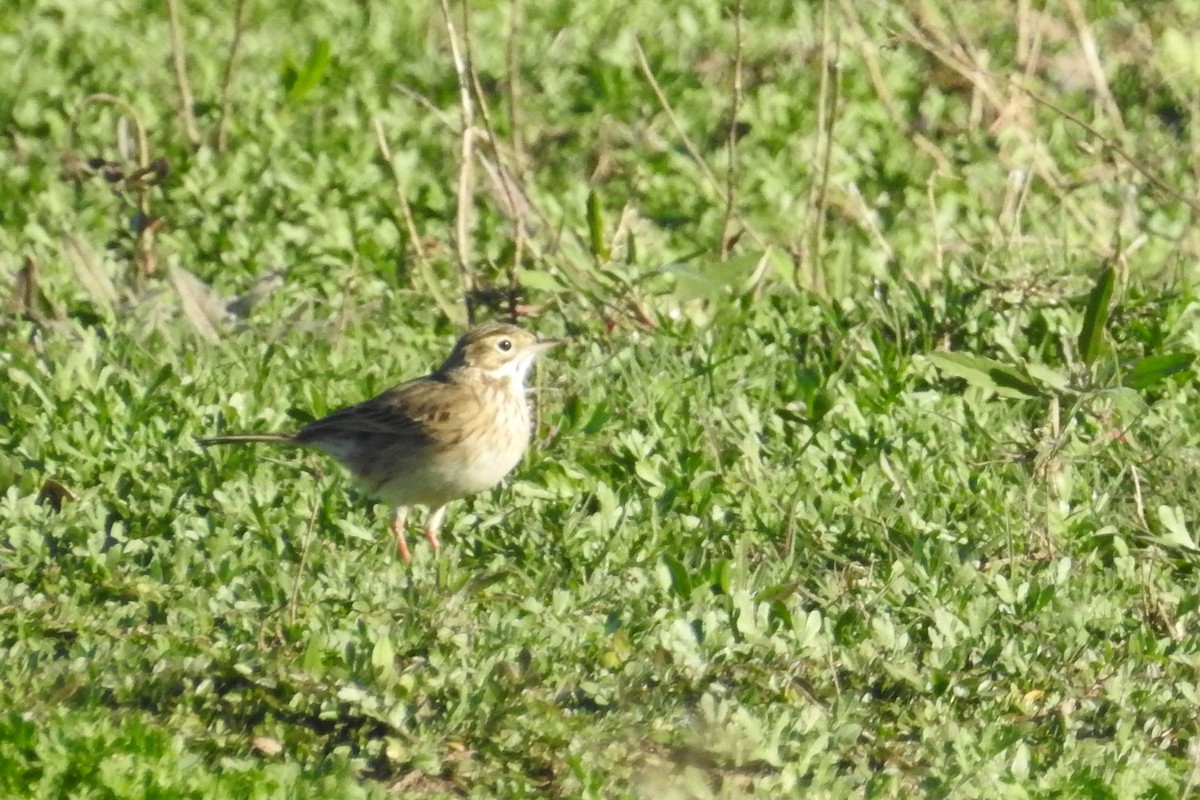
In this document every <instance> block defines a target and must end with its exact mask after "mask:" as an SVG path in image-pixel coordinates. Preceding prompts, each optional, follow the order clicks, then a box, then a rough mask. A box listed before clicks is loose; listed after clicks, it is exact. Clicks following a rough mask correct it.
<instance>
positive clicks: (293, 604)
mask: <svg viewBox="0 0 1200 800" xmlns="http://www.w3.org/2000/svg"><path fill="white" fill-rule="evenodd" d="M320 508H321V501H320V500H319V499H317V498H316V497H314V498H313V505H312V513H311V514H309V516H308V527H307V529H305V531H304V543H303V544H302V545H301V546H300V563H299V564H297V565H296V579H295V582H294V583H293V584H292V596H291V597H289V598H288V621H289V622H295V621H296V610H297V608H298V607H299V604H300V584H301V583H303V582H304V570H305V569H307V567H308V549H309V547H311V546H312V540H313V531H314V530H315V529H316V527H317V512H318V511H320Z"/></svg>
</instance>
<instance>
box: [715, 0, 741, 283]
mask: <svg viewBox="0 0 1200 800" xmlns="http://www.w3.org/2000/svg"><path fill="white" fill-rule="evenodd" d="M743 11H744V9H743V0H737V6H736V8H734V11H733V32H734V33H733V35H734V49H733V89H732V92H731V95H732V96H731V97H730V100H729V127H728V129H727V130H726V131H725V157H726V160H727V163H726V165H725V215H724V216H723V217H722V219H721V245H720V246H721V260H722V261H724V260H725V259H727V258H729V248H730V246H731V241H730V237H729V225H730V223H731V222H732V220H733V211H734V200H735V198H736V195H737V140H738V114H739V113H740V112H741V110H742V14H743Z"/></svg>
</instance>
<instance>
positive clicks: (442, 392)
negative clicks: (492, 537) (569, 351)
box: [199, 323, 561, 563]
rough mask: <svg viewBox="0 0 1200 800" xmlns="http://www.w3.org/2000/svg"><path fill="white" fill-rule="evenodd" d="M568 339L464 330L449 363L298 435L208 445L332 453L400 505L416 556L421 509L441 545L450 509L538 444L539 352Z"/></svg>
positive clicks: (430, 535) (395, 520)
mask: <svg viewBox="0 0 1200 800" xmlns="http://www.w3.org/2000/svg"><path fill="white" fill-rule="evenodd" d="M559 344H561V342H559V341H556V340H553V339H539V338H537V337H536V336H535V335H534V334H532V333H530V332H529V331H526V330H524V329H523V328H520V327H518V326H516V325H510V324H506V323H484V324H482V325H478V326H476V327H473V328H471V329H470V330H468V331H467V332H466V333H464V334H463V335H462V336H461V337H460V338H459V340H458V342H457V343H456V344H455V345H454V349H453V350H452V351H451V353H450V355H449V356H448V357H447V358H446V360H445V361H444V362H442V365H441V366H440V367H438V368H437V369H436V370H434V371H433V372H431V373H430V374H428V375H426V376H424V377H421V378H416V379H414V380H410V381H406V382H405V383H401V384H399V385H397V386H394V387H392V388H391V389H388V390H387V391H385V392H383V393H381V394H379V395H377V396H375V397H373V398H371V399H370V400H366V401H363V402H361V403H358V404H356V405H352V406H348V407H346V408H343V409H340V410H338V411H334V412H333V413H331V414H329V415H328V416H326V417H323V418H321V419H318V420H314V421H313V422H310V423H309V424H307V425H305V426H304V427H302V428H300V429H299V430H297V431H295V432H291V433H237V434H228V435H223V436H212V437H209V438H205V439H200V440H199V444H201V445H204V446H210V445H224V444H248V443H255V442H264V443H269V444H279V445H291V446H299V447H306V448H311V449H316V450H319V451H322V452H324V453H326V454H327V455H329V456H332V457H333V458H334V459H335V460H337V461H338V462H340V463H341V464H342V466H344V467H345V468H346V469H347V470H349V472H350V473H351V474H352V475H353V476H354V478H355V479H356V480H357V481H358V483H359V484H360V485H361V486H362V487H363V488H364V489H366V490H367V492H368V493H370V494H371V495H373V496H374V497H376V498H378V499H380V500H382V501H383V502H385V503H387V504H389V505H390V506H391V507H392V521H391V529H392V535H393V536H394V538H395V545H396V550H397V552H398V553H399V555H400V558H401V559H403V560H404V561H405V562H406V563H407V562H411V561H412V553H411V552H410V551H409V548H408V541H407V539H406V537H405V528H406V525H407V521H408V511H409V508H410V507H412V506H424V507H426V508H428V509H429V510H430V513H429V516H428V517H427V519H426V521H425V530H424V533H425V538H426V539H427V540H428V542H429V544H430V546H431V547H432V548H433V549H434V550H437V549H438V548H439V547H440V546H441V544H440V542H439V541H438V531H439V529H440V528H441V525H442V522H443V520H444V519H445V516H446V506H447V504H449V503H450V502H452V501H454V500H458V499H461V498H464V497H467V496H469V495H473V494H477V493H478V492H482V491H485V490H487V489H490V488H492V487H493V486H495V485H497V484H498V483H500V481H501V480H503V479H504V478H505V477H506V476H507V475H508V474H509V473H510V472H512V470H513V469H514V468H515V467H516V466H517V464H518V463H519V462H520V460H521V458H522V456H523V455H524V454H525V449H526V447H527V446H528V444H529V439H530V435H531V433H532V431H531V419H530V413H529V400H528V397H527V394H526V387H525V381H526V378H527V377H528V375H529V371H530V369H531V368H532V367H533V364H534V362H535V360H536V359H537V357H538V356H539V355H541V354H542V353H543V352H545V351H546V350H549V349H550V348H552V347H555V346H557V345H559Z"/></svg>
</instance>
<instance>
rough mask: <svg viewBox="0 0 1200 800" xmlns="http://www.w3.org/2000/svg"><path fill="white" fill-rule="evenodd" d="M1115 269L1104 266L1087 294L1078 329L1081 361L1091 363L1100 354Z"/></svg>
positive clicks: (1114, 282)
mask: <svg viewBox="0 0 1200 800" xmlns="http://www.w3.org/2000/svg"><path fill="white" fill-rule="evenodd" d="M1116 276H1117V274H1116V271H1115V270H1113V268H1112V267H1105V268H1104V269H1103V270H1101V271H1100V277H1098V278H1097V279H1096V285H1095V286H1093V287H1092V291H1091V294H1089V295H1088V301H1087V308H1086V309H1084V312H1083V327H1082V328H1080V329H1079V355H1080V357H1082V358H1083V363H1084V364H1088V365H1091V363H1092V362H1093V361H1095V360H1096V358H1097V357H1098V356H1099V355H1100V350H1101V348H1102V347H1103V345H1104V327H1105V326H1106V325H1107V324H1108V307H1109V304H1110V303H1111V302H1112V295H1113V286H1114V285H1115V284H1116V280H1117V277H1116Z"/></svg>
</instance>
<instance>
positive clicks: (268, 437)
mask: <svg viewBox="0 0 1200 800" xmlns="http://www.w3.org/2000/svg"><path fill="white" fill-rule="evenodd" d="M197 441H198V442H199V443H200V444H201V445H203V446H204V447H208V446H209V445H210V444H250V443H251V442H267V443H269V444H296V436H295V435H294V434H291V433H231V434H229V435H228V436H212V437H210V438H208V439H198V440H197Z"/></svg>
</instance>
